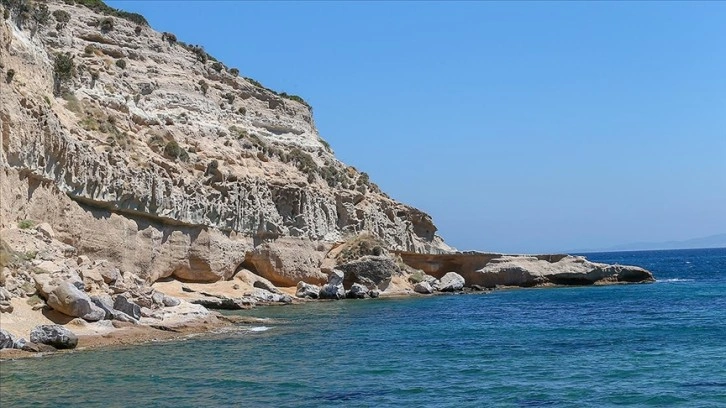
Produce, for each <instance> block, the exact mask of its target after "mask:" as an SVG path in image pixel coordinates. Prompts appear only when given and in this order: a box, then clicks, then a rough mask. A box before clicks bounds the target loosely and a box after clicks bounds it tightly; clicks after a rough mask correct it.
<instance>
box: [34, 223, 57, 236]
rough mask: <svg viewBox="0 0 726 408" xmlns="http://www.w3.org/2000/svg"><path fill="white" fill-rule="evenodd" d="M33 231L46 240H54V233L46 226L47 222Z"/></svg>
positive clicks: (48, 225)
mask: <svg viewBox="0 0 726 408" xmlns="http://www.w3.org/2000/svg"><path fill="white" fill-rule="evenodd" d="M35 229H36V230H37V231H38V232H39V233H40V234H41V235H42V236H43V237H44V238H46V239H48V240H51V239H53V238H55V233H54V232H53V228H52V227H51V226H50V224H48V223H47V222H44V223H42V224H40V225H38V226H37V227H35Z"/></svg>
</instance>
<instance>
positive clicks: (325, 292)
mask: <svg viewBox="0 0 726 408" xmlns="http://www.w3.org/2000/svg"><path fill="white" fill-rule="evenodd" d="M318 297H319V298H320V299H343V298H344V297H345V289H343V284H342V283H341V284H340V285H333V284H330V283H326V284H325V285H323V287H322V288H320V293H319V294H318Z"/></svg>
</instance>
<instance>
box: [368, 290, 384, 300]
mask: <svg viewBox="0 0 726 408" xmlns="http://www.w3.org/2000/svg"><path fill="white" fill-rule="evenodd" d="M368 296H370V297H371V298H374V299H375V298H377V297H378V296H381V291H380V290H378V289H371V291H370V292H368Z"/></svg>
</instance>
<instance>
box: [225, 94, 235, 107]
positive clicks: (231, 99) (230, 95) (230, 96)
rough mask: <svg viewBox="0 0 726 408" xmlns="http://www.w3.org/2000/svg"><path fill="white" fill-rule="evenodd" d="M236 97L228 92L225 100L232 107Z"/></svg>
mask: <svg viewBox="0 0 726 408" xmlns="http://www.w3.org/2000/svg"><path fill="white" fill-rule="evenodd" d="M234 98H235V95H234V94H233V93H232V92H227V93H226V94H224V99H226V100H227V103H229V104H230V105H231V104H232V103H233V102H234Z"/></svg>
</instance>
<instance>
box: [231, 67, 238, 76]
mask: <svg viewBox="0 0 726 408" xmlns="http://www.w3.org/2000/svg"><path fill="white" fill-rule="evenodd" d="M229 73H230V74H232V75H234V76H237V75H239V69H237V68H230V69H229Z"/></svg>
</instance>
